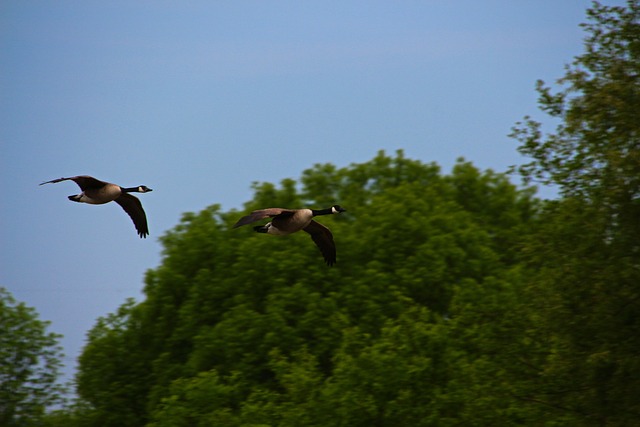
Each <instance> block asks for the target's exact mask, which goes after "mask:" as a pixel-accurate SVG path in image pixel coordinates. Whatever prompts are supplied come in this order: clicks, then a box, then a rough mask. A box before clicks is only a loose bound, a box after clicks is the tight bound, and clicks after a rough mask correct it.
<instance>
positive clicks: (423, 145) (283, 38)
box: [0, 0, 623, 375]
mask: <svg viewBox="0 0 640 427" xmlns="http://www.w3.org/2000/svg"><path fill="white" fill-rule="evenodd" d="M605 3H606V4H622V3H623V2H622V1H617V2H614V3H612V2H605ZM589 5H590V2H589V1H578V0H574V1H557V0H539V1H535V2H532V1H523V0H515V1H514V0H500V1H498V0H493V1H491V0H488V1H482V2H479V1H476V0H460V1H457V2H450V1H444V0H424V1H400V2H391V1H384V2H383V1H322V2H300V1H271V2H267V1H244V2H209V1H185V2H178V1H136V2H131V1H118V0H116V1H100V2H96V1H82V2H79V1H64V0H59V1H29V2H26V1H19V0H6V1H3V2H2V3H0V94H1V96H0V162H1V163H0V178H1V179H2V183H3V184H4V186H3V201H2V204H1V205H0V210H1V211H0V241H1V242H2V246H1V247H0V286H3V287H6V288H7V289H8V290H9V291H10V292H11V293H12V294H13V295H14V296H15V298H16V299H18V300H20V301H23V302H25V303H26V304H27V305H30V306H33V307H35V308H36V310H37V311H38V313H39V315H40V317H41V318H42V319H44V320H50V321H51V322H52V325H51V327H50V330H52V331H54V332H57V333H61V334H64V338H63V339H62V341H61V342H62V344H63V346H64V348H65V352H66V354H67V357H66V358H65V363H66V364H67V368H66V369H65V372H66V373H67V375H68V374H69V373H71V372H73V369H74V367H75V358H76V357H77V355H78V353H79V351H80V349H81V348H82V345H83V344H84V339H85V333H86V332H87V331H88V330H89V328H91V327H92V326H93V324H94V322H95V320H96V318H97V317H98V316H102V315H105V314H107V313H111V312H113V311H115V310H116V308H117V307H118V306H119V305H120V304H122V303H123V302H124V300H125V299H126V298H127V297H134V298H136V299H138V300H140V299H141V297H142V294H141V289H142V286H143V280H144V273H145V271H146V270H147V269H150V268H155V267H156V266H158V264H159V263H160V261H161V250H162V248H161V246H160V244H159V243H158V241H157V238H158V236H161V235H162V234H163V233H164V232H165V231H166V230H168V229H171V228H172V227H174V226H175V225H176V224H177V223H178V221H179V219H180V217H181V215H182V213H184V212H193V211H199V210H201V209H202V208H204V207H206V206H209V205H211V204H214V203H219V204H221V205H222V207H223V209H225V210H227V209H232V208H236V209H241V208H242V204H243V203H244V202H246V201H248V200H249V199H250V198H251V195H252V191H251V188H250V186H251V183H252V182H254V181H269V182H279V181H280V180H281V179H283V178H298V177H299V176H300V173H301V172H302V171H303V170H304V169H306V168H309V167H311V166H312V165H313V164H315V163H326V162H329V163H333V164H335V165H337V166H347V165H349V164H351V163H354V162H355V163H360V162H364V161H367V160H369V159H371V158H372V157H374V156H375V154H376V152H377V151H378V150H381V149H384V150H386V151H387V152H388V153H393V152H394V151H395V150H396V149H403V150H405V154H406V156H408V157H410V158H414V159H419V160H421V161H424V162H431V161H435V162H437V163H438V164H440V165H441V166H442V167H443V170H444V172H448V171H449V170H450V168H451V166H452V165H453V164H454V162H455V159H456V158H457V157H460V156H463V157H465V158H466V159H467V160H470V161H472V162H473V163H474V164H475V165H477V166H478V167H480V168H483V169H485V168H492V169H494V170H496V171H505V170H506V169H507V167H508V166H509V165H512V164H515V163H519V162H522V161H523V159H522V158H521V157H520V156H519V155H518V153H517V151H516V147H517V144H516V142H515V141H513V140H511V139H509V138H508V137H507V134H508V133H509V132H510V129H511V127H512V126H513V125H514V124H515V122H516V121H518V120H520V119H521V118H522V117H523V116H525V115H527V114H529V115H533V116H534V117H539V118H542V117H543V116H541V115H540V114H539V113H538V110H537V107H536V105H537V101H536V100H537V94H536V93H535V91H534V83H535V81H536V80H537V79H543V80H545V81H547V82H553V81H555V79H557V78H559V77H561V76H562V75H563V73H564V68H563V67H564V65H565V64H567V63H569V62H570V61H571V60H572V58H573V57H574V56H575V55H578V54H580V53H582V51H583V37H584V33H583V32H582V30H581V29H580V28H579V26H578V25H579V23H580V22H584V21H585V10H586V8H587V7H589ZM79 174H89V175H93V176H95V177H97V178H99V179H103V180H107V181H111V182H115V183H118V184H120V185H122V186H136V185H139V184H145V185H147V186H149V187H151V188H153V189H154V191H153V192H152V193H148V194H142V195H140V199H141V200H142V203H143V205H144V207H145V210H146V212H147V216H148V218H149V227H150V232H151V235H150V237H149V238H147V239H146V240H142V239H139V238H138V236H137V235H136V233H135V231H134V228H133V225H132V224H131V222H130V220H129V218H128V217H127V216H126V215H125V214H124V212H122V210H121V209H120V208H119V207H118V206H117V205H115V204H109V205H105V206H89V205H79V204H76V203H72V202H70V201H68V200H67V198H66V196H68V195H71V194H77V193H78V189H77V187H76V185H75V184H74V183H73V182H63V183H59V184H51V185H47V186H42V187H39V186H38V184H39V183H40V182H42V181H45V180H50V179H54V178H58V177H61V176H73V175H79ZM336 202H337V203H340V204H342V205H343V206H345V207H347V208H348V209H353V208H357V207H354V206H350V205H349V201H348V200H339V201H336ZM94 227H95V228H94Z"/></svg>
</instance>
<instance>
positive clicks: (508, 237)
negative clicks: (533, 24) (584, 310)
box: [78, 152, 537, 426]
mask: <svg viewBox="0 0 640 427" xmlns="http://www.w3.org/2000/svg"><path fill="white" fill-rule="evenodd" d="M254 191H255V195H254V197H253V199H252V201H251V202H248V203H247V204H246V206H245V210H246V211H249V210H252V209H255V208H259V207H264V206H326V205H331V204H334V203H340V204H341V205H343V206H345V207H346V208H347V209H348V212H347V213H346V214H344V215H340V216H330V217H326V218H322V222H323V223H324V224H326V225H327V226H328V227H329V228H330V229H331V230H332V232H333V233H334V236H335V240H336V245H337V248H338V263H337V264H336V266H334V267H333V268H328V267H327V266H326V265H325V264H324V263H323V261H322V257H321V256H320V254H319V252H318V250H317V248H316V247H315V246H314V245H313V244H312V242H311V241H310V239H309V237H308V236H307V235H305V234H304V233H297V234H294V235H291V236H286V237H284V238H270V237H269V236H261V235H257V234H256V233H253V232H252V231H251V230H250V229H249V228H247V229H232V228H231V226H232V225H233V223H234V222H235V221H236V220H237V219H238V218H239V217H240V216H242V214H243V212H235V211H231V212H222V211H221V210H220V208H219V207H218V206H211V207H209V208H207V209H204V210H203V211H201V212H199V213H188V214H185V215H184V216H183V219H182V221H181V223H180V224H179V225H177V226H176V227H175V228H174V229H173V230H171V231H169V232H168V233H167V234H166V235H165V236H163V237H162V242H163V245H164V252H163V260H162V263H161V265H160V266H159V267H158V268H156V269H154V270H151V271H149V272H148V273H147V276H146V286H145V295H146V298H145V300H144V301H142V302H141V303H138V304H134V303H131V304H126V305H125V306H123V308H122V310H121V311H120V312H119V313H116V314H115V315H110V316H107V317H106V318H105V319H101V320H100V321H99V322H98V324H97V325H96V327H94V329H93V330H92V331H91V332H90V334H89V339H88V343H87V347H86V348H85V350H84V352H83V355H82V357H81V359H80V369H79V374H78V393H79V395H80V397H81V398H82V399H83V400H84V401H85V402H87V403H88V404H89V408H90V410H92V411H93V417H94V418H93V420H94V425H103V426H107V425H108V426H111V425H120V426H140V425H144V424H145V423H151V424H152V425H158V426H161V425H183V424H185V422H187V421H185V419H188V424H189V425H208V424H212V423H214V424H215V423H218V424H224V425H231V426H232V425H259V424H263V425H282V426H285V425H291V426H296V425H297V426H301V425H330V424H331V423H329V424H327V423H328V422H329V421H328V420H329V418H327V414H330V413H334V414H336V413H337V412H336V411H338V410H341V411H346V408H347V407H348V402H347V401H346V400H345V399H347V397H349V399H357V398H359V396H363V397H366V399H368V401H370V405H372V409H371V411H373V412H371V413H372V414H373V413H375V415H372V418H367V419H371V420H372V419H375V420H377V422H381V423H386V424H385V425H393V422H394V421H393V420H394V419H399V417H400V418H401V419H403V420H406V422H407V423H411V422H414V421H416V420H419V419H420V420H421V419H422V418H423V417H424V416H426V415H425V414H427V413H429V414H430V416H435V414H437V413H438V411H440V410H441V411H443V413H444V412H446V411H447V409H446V408H444V407H441V405H440V403H439V401H440V400H441V396H442V393H443V392H442V390H445V389H446V385H447V383H448V382H449V381H450V380H451V378H452V376H453V375H454V374H455V369H454V368H453V367H451V369H449V368H447V370H443V371H438V370H437V369H436V368H434V367H435V366H436V365H437V366H448V365H447V364H448V362H447V361H445V360H444V359H446V357H447V356H446V355H449V354H451V353H449V349H448V346H449V345H451V346H453V345H454V344H456V343H455V340H452V339H449V338H448V335H447V334H448V332H447V330H448V328H449V326H448V325H449V323H450V322H449V321H447V320H446V319H449V318H451V317H452V316H453V315H454V313H453V311H452V307H453V306H452V301H455V297H456V293H457V292H458V290H459V289H460V288H461V287H464V286H465V284H467V283H473V284H474V286H475V287H479V288H482V287H483V286H484V284H485V283H491V281H490V280H493V279H490V278H492V277H501V276H503V275H504V274H505V272H507V271H509V270H510V269H511V268H512V266H513V265H514V264H515V263H516V262H517V261H516V259H515V257H514V246H515V245H516V242H517V241H518V240H519V239H520V238H521V235H522V234H526V232H527V224H528V223H530V222H531V220H532V218H533V217H534V216H535V215H534V213H535V210H536V209H537V207H536V202H535V200H533V198H532V193H531V191H529V190H518V189H517V188H516V187H515V186H513V185H512V184H510V183H509V181H508V179H507V178H506V177H505V176H504V175H502V174H497V173H494V172H492V171H486V172H481V171H478V170H477V169H476V168H475V167H473V166H472V165H471V164H469V163H467V162H464V161H463V160H461V161H460V162H459V163H458V164H457V165H456V166H455V168H454V171H453V173H452V174H451V175H445V176H443V175H442V174H441V172H440V169H439V168H438V167H437V166H436V165H434V164H424V163H421V162H419V161H416V160H411V159H407V158H405V157H404V155H403V153H402V152H398V153H397V154H396V155H395V156H388V155H386V154H385V153H384V152H380V153H379V154H378V155H377V156H376V157H375V158H373V159H372V160H370V161H368V162H365V163H361V164H353V165H350V166H348V167H345V168H336V167H334V166H333V165H330V164H325V165H315V166H313V167H312V168H310V169H308V170H306V171H304V173H303V175H302V178H301V180H300V183H297V182H296V181H294V180H292V179H287V180H284V181H283V182H282V183H281V185H279V186H277V185H274V184H270V183H259V184H255V185H254ZM488 280H489V282H487V281H488ZM412 321H415V322H416V324H415V325H413V326H412V325H411V322H412ZM411 337H415V338H416V339H418V341H419V343H420V344H418V345H414V346H411V345H409V342H410V341H411V339H412V338H411ZM445 347H446V348H447V350H446V351H444V350H443V351H442V352H440V350H442V349H443V348H445ZM451 352H452V353H453V354H455V349H454V348H453V347H452V350H451ZM440 353H441V354H440ZM348 361H358V363H361V364H360V365H359V366H361V367H364V366H371V367H372V368H375V369H371V370H367V369H364V368H362V369H357V370H354V369H355V368H354V367H352V366H350V365H349V363H350V362H348ZM387 363H393V364H394V365H396V368H394V367H386V364H387ZM432 363H433V364H432ZM452 363H454V364H455V361H454V362H452ZM404 368H407V369H409V370H410V371H411V372H414V373H415V375H408V374H407V375H404V374H403V375H404V376H401V377H398V378H397V381H391V380H389V381H388V382H384V381H383V379H384V376H385V375H387V374H388V373H389V372H391V371H393V369H396V370H402V369H404ZM434 369H435V370H434ZM436 371H438V372H436ZM393 372H395V373H394V375H396V374H398V372H396V371H393ZM361 376H365V377H367V378H366V380H367V381H369V383H370V384H371V386H372V387H374V389H375V390H369V389H368V388H367V387H368V386H366V384H369V383H367V382H365V383H363V385H362V387H360V388H354V387H355V386H356V382H355V378H360V377H361ZM432 380H433V381H432ZM380 381H383V386H378V385H375V384H376V383H377V382H380ZM425 381H427V383H426V384H425ZM383 389H388V390H387V391H385V390H383ZM419 395H424V396H429V398H428V399H422V400H420V399H421V398H420V397H419ZM387 396H396V397H394V399H396V400H397V402H396V403H395V404H394V405H391V406H388V405H387V403H385V402H384V401H385V399H386V397H387ZM428 400H437V401H434V402H428ZM417 402H419V403H421V404H424V405H425V406H419V405H417ZM443 402H444V401H443ZM445 403H446V404H447V405H449V404H450V402H445ZM454 403H455V404H457V403H456V402H454ZM454 403H451V404H454ZM416 405H417V406H416ZM91 408H92V409H91ZM340 408H342V409H340ZM331 411H333V412H331ZM185 414H188V415H189V416H188V418H185ZM310 414H311V415H310ZM87 417H91V414H89V415H87ZM181 419H182V421H180V420H181ZM320 420H324V421H325V422H324V423H323V422H320ZM181 423H182V424H181ZM207 423H208V424H207ZM423 425H425V424H424V423H423Z"/></svg>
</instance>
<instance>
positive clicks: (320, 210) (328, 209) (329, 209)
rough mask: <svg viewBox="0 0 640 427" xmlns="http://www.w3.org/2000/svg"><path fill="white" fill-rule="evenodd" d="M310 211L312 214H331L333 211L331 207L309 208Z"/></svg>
mask: <svg viewBox="0 0 640 427" xmlns="http://www.w3.org/2000/svg"><path fill="white" fill-rule="evenodd" d="M311 212H313V216H318V215H331V214H332V213H333V208H327V209H311Z"/></svg>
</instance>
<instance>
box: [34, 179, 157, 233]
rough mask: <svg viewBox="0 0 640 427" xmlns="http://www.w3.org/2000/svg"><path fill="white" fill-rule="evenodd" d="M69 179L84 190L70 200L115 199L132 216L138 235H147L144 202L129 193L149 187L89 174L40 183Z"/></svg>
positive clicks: (90, 202)
mask: <svg viewBox="0 0 640 427" xmlns="http://www.w3.org/2000/svg"><path fill="white" fill-rule="evenodd" d="M69 180H70V181H73V182H75V183H76V184H78V186H79V187H80V189H81V190H82V193H80V194H77V195H74V196H69V200H71V201H74V202H79V203H89V204H91V205H102V204H104V203H109V202H112V201H115V202H116V203H117V204H119V205H120V206H121V207H122V209H124V211H125V212H126V213H127V214H128V215H129V216H130V217H131V219H132V220H133V224H134V225H135V226H136V230H137V231H138V235H140V237H141V238H142V237H145V238H146V237H147V235H148V234H149V227H148V226H147V216H146V215H145V213H144V209H142V203H140V200H138V198H137V197H135V196H132V195H131V194H129V193H148V192H149V191H152V190H151V189H150V188H149V187H147V186H145V185H140V186H138V187H129V188H123V187H120V186H119V185H116V184H111V183H110V182H104V181H100V180H99V179H95V178H94V177H92V176H87V175H80V176H72V177H70V178H58V179H53V180H51V181H46V182H43V183H41V184H40V185H44V184H55V183H56V182H61V181H69Z"/></svg>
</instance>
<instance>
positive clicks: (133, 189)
mask: <svg viewBox="0 0 640 427" xmlns="http://www.w3.org/2000/svg"><path fill="white" fill-rule="evenodd" d="M138 188H139V187H127V188H125V187H120V189H121V190H122V192H123V193H138V192H139V191H138Z"/></svg>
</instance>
